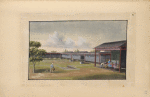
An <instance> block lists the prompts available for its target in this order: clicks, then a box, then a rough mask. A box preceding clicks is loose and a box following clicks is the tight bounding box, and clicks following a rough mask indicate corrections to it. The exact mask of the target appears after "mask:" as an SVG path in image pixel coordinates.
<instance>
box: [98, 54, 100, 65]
mask: <svg viewBox="0 0 150 97" xmlns="http://www.w3.org/2000/svg"><path fill="white" fill-rule="evenodd" d="M98 55H99V65H100V53H99V54H98Z"/></svg>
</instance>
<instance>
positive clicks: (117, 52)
mask: <svg viewBox="0 0 150 97" xmlns="http://www.w3.org/2000/svg"><path fill="white" fill-rule="evenodd" d="M126 48H127V41H126V40H123V41H114V42H107V43H103V44H101V45H99V46H97V47H95V48H94V49H95V64H94V66H96V51H111V58H110V61H111V62H113V61H116V62H118V64H119V72H120V70H121V69H126Z"/></svg>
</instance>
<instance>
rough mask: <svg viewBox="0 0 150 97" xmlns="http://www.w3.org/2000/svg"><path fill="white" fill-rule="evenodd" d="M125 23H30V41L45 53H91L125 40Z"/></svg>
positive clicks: (89, 21)
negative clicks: (95, 48)
mask: <svg viewBox="0 0 150 97" xmlns="http://www.w3.org/2000/svg"><path fill="white" fill-rule="evenodd" d="M126 26H127V21H104V20H103V21H101V20H99V21H95V20H94V21H93V20H88V21H86V20H85V21H84V20H83V21H78V20H75V21H46V22H44V21H41V22H40V21H38V22H34V21H30V41H39V42H41V44H42V46H41V47H40V49H45V50H46V51H47V52H51V51H57V52H63V51H64V50H65V49H67V50H68V51H75V50H76V49H78V50H79V51H92V50H93V48H94V47H96V46H98V45H100V44H102V43H105V42H113V41H121V40H126V28H127V27H126Z"/></svg>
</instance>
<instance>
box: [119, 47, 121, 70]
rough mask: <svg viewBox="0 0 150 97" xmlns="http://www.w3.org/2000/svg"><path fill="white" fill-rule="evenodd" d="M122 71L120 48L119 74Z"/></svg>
mask: <svg viewBox="0 0 150 97" xmlns="http://www.w3.org/2000/svg"><path fill="white" fill-rule="evenodd" d="M120 71H121V47H120V60H119V72H120Z"/></svg>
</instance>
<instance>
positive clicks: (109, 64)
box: [108, 59, 112, 67]
mask: <svg viewBox="0 0 150 97" xmlns="http://www.w3.org/2000/svg"><path fill="white" fill-rule="evenodd" d="M108 67H112V65H111V63H110V59H109V61H108Z"/></svg>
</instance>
